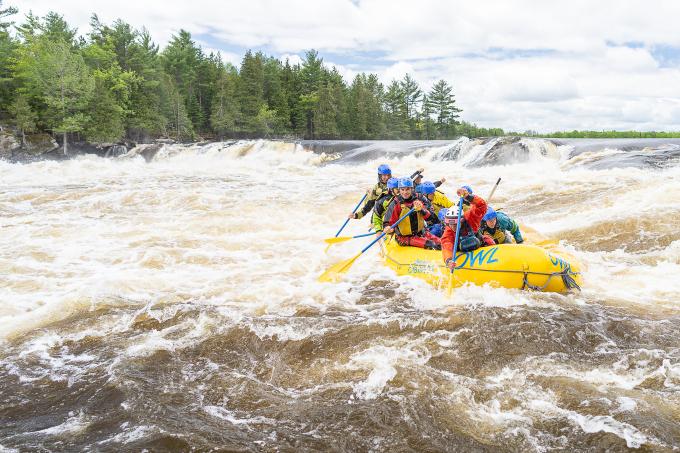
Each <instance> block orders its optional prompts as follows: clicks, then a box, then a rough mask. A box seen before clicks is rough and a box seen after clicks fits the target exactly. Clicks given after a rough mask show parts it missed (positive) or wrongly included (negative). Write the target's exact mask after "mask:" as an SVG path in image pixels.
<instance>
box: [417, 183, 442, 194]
mask: <svg viewBox="0 0 680 453" xmlns="http://www.w3.org/2000/svg"><path fill="white" fill-rule="evenodd" d="M419 187H420V191H421V192H422V193H424V194H425V195H431V194H433V193H434V192H435V191H436V190H437V188H436V187H435V186H434V184H433V183H432V182H430V181H425V182H424V183H422V184H420V185H419ZM417 191H418V190H417V189H416V192H417Z"/></svg>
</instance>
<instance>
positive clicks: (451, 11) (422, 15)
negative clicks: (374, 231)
mask: <svg viewBox="0 0 680 453" xmlns="http://www.w3.org/2000/svg"><path fill="white" fill-rule="evenodd" d="M4 5H5V6H9V5H11V6H16V7H17V8H19V13H20V14H19V18H18V19H17V22H21V18H22V17H23V14H26V13H27V12H28V11H29V10H32V11H33V12H34V13H35V14H37V15H44V14H45V13H47V12H48V11H50V10H56V11H57V12H58V13H60V14H62V15H63V16H64V17H65V18H66V20H67V21H68V22H69V23H71V24H72V25H73V26H76V27H78V30H79V32H81V33H86V32H87V30H88V22H89V18H90V15H91V14H92V13H97V14H98V15H99V18H100V20H102V21H104V22H107V23H109V22H111V21H113V20H114V19H116V18H121V19H123V20H125V21H127V22H129V23H130V24H132V25H133V26H135V27H138V28H141V27H146V28H147V29H148V30H149V31H150V32H151V34H152V35H153V37H154V39H155V40H156V41H157V42H158V43H159V44H160V45H161V47H163V46H164V45H165V44H166V43H167V41H168V40H169V38H170V37H171V36H172V34H173V33H176V32H177V31H178V30H179V29H180V28H184V29H186V30H188V31H190V32H191V33H192V35H193V37H194V39H195V40H196V42H198V43H199V44H200V45H201V46H202V47H203V49H204V50H206V51H210V50H219V51H220V52H221V54H222V56H223V58H224V59H225V60H227V61H231V62H233V63H234V64H236V65H238V63H239V61H240V59H241V57H242V55H243V53H244V52H245V50H246V49H255V50H262V51H264V52H266V53H268V54H271V55H274V56H277V57H281V58H285V57H288V58H290V59H291V60H292V61H295V60H297V59H299V58H300V56H301V55H303V54H304V51H305V50H306V49H310V48H314V49H317V50H318V51H319V52H320V54H321V56H322V57H323V58H324V61H325V62H326V63H327V64H332V65H334V66H336V67H337V68H338V69H339V70H340V72H341V73H342V74H343V75H344V76H345V78H346V79H351V78H352V77H353V76H354V75H355V74H356V73H357V72H362V71H365V72H374V73H376V74H378V75H379V77H380V78H381V79H382V81H383V82H384V83H389V82H390V81H391V80H392V79H394V78H401V77H402V76H403V75H404V74H405V73H410V74H412V75H413V76H414V77H415V79H416V80H417V81H418V82H420V84H421V85H422V86H423V87H424V88H426V89H428V88H429V87H430V86H431V85H432V83H433V82H435V81H436V80H438V79H445V80H447V81H448V82H449V83H450V84H452V85H453V87H454V92H455V94H456V99H457V102H458V104H459V107H461V108H462V109H463V114H462V116H463V119H465V120H468V121H471V122H474V123H477V124H478V125H480V126H486V127H492V126H497V127H502V128H504V129H506V130H516V131H524V130H529V129H531V130H537V131H542V132H547V131H553V130H565V129H568V130H571V129H594V130H601V129H618V130H623V129H637V130H680V25H678V23H679V20H680V1H676V0H664V1H654V0H646V1H637V0H625V1H609V0H597V1H582V0H569V1H557V0H552V1H548V0H544V1H541V0H535V1H521V0H493V1H492V0H487V1H473V0H464V1H458V0H449V1H435V0H418V1H408V2H406V1H401V0H366V1H364V0H304V1H303V0H276V1H275V0H247V1H225V0H222V1H219V0H214V1H213V0H193V1H186V0H184V1H169V0H165V1H156V0H134V1H131V0H117V1H110V0H108V1H90V2H83V1H82V0H59V1H54V0H5V1H4Z"/></svg>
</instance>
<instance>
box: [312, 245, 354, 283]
mask: <svg viewBox="0 0 680 453" xmlns="http://www.w3.org/2000/svg"><path fill="white" fill-rule="evenodd" d="M359 256H361V252H359V253H357V254H356V255H354V256H353V257H352V258H350V259H348V260H345V261H340V262H339V263H335V264H334V265H332V266H331V267H329V268H328V269H327V270H326V272H324V273H323V274H321V275H320V276H319V278H318V280H319V281H320V282H322V283H337V282H338V281H340V279H341V278H342V275H343V274H346V273H347V271H348V270H349V268H350V267H352V264H354V262H355V261H356V260H357V258H359Z"/></svg>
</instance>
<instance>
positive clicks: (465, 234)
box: [441, 187, 495, 266]
mask: <svg viewBox="0 0 680 453" xmlns="http://www.w3.org/2000/svg"><path fill="white" fill-rule="evenodd" d="M456 193H457V194H458V196H459V197H463V200H464V201H465V202H468V203H469V204H470V209H468V210H467V211H464V212H463V219H462V220H461V221H462V223H461V225H460V237H459V239H458V251H461V252H471V251H472V250H475V249H478V248H479V247H483V246H487V245H495V242H494V240H493V239H492V238H491V237H490V236H486V235H482V234H481V233H480V231H479V227H480V225H481V222H482V218H483V217H484V214H486V201H484V199H483V198H482V197H480V196H478V195H472V194H471V193H470V192H468V190H467V188H464V187H461V188H460V189H458V191H457V192H456ZM458 221H459V219H458V207H457V206H452V207H451V208H449V210H448V212H447V213H446V217H445V218H444V222H445V224H446V227H445V229H444V234H443V235H442V239H441V244H442V258H443V259H444V262H445V263H446V265H447V266H452V265H453V264H454V262H453V259H452V258H453V242H454V241H455V238H456V225H457V223H458Z"/></svg>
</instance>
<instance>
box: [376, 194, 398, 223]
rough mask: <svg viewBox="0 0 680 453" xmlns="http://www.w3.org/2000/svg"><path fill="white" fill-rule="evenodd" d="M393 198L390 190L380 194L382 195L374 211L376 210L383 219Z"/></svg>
mask: <svg viewBox="0 0 680 453" xmlns="http://www.w3.org/2000/svg"><path fill="white" fill-rule="evenodd" d="M393 199H394V196H393V195H392V194H390V193H389V192H388V193H384V194H382V195H380V197H379V198H378V199H377V200H376V201H375V206H373V212H375V214H376V215H377V216H378V217H380V218H381V219H382V218H383V216H384V215H385V211H386V210H387V207H388V206H389V205H390V203H391V202H392V200H393Z"/></svg>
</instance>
